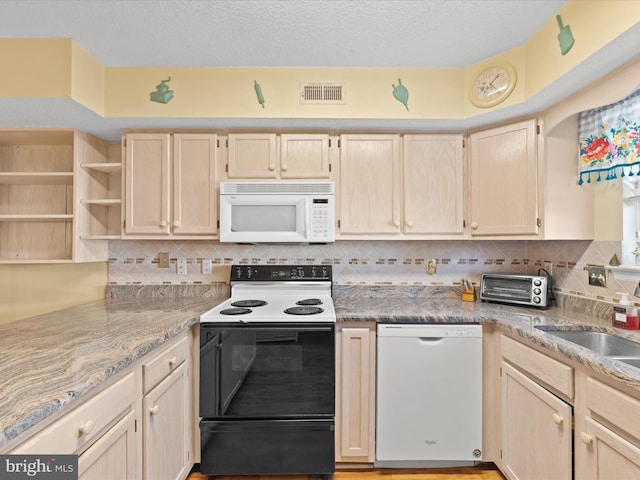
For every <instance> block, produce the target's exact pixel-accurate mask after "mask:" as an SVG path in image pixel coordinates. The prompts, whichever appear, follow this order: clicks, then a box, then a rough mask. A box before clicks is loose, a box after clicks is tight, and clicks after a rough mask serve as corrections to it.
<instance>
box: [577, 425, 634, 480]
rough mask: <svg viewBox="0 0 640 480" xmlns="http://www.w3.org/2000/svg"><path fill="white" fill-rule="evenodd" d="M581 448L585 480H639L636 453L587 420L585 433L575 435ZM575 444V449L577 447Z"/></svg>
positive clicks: (623, 440)
mask: <svg viewBox="0 0 640 480" xmlns="http://www.w3.org/2000/svg"><path fill="white" fill-rule="evenodd" d="M576 435H577V436H578V438H579V440H578V439H576V442H578V441H579V442H580V444H581V445H582V446H581V447H577V448H585V449H586V456H585V460H586V462H585V466H584V468H585V470H584V472H583V474H584V477H583V478H588V479H591V478H593V479H597V480H605V479H615V480H625V479H628V480H634V479H637V478H640V449H639V448H638V447H637V446H636V445H634V444H632V443H630V442H628V441H627V440H625V439H623V438H622V437H620V436H619V435H616V434H615V433H613V432H612V431H611V430H609V429H608V428H605V427H603V426H602V425H600V424H599V423H598V422H596V421H595V420H593V419H592V418H590V417H587V418H586V429H585V431H584V432H580V434H579V435H578V434H577V432H576ZM580 444H578V445H580Z"/></svg>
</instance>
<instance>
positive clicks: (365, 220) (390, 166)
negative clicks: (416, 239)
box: [336, 134, 402, 238]
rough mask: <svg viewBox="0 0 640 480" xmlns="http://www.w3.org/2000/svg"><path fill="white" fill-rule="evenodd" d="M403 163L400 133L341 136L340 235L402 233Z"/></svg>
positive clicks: (349, 236) (361, 235)
mask: <svg viewBox="0 0 640 480" xmlns="http://www.w3.org/2000/svg"><path fill="white" fill-rule="evenodd" d="M400 165H401V157H400V136H399V135H366V134H346V135H341V136H340V181H339V187H338V189H339V190H338V191H339V198H338V204H339V207H338V210H337V218H338V230H337V232H336V236H337V237H339V238H347V237H348V238H366V236H365V235H371V234H373V235H375V234H398V233H400V228H401V220H402V219H401V214H402V213H401V210H402V209H401V202H402V195H401V191H400V188H401V176H400ZM363 234H364V235H363Z"/></svg>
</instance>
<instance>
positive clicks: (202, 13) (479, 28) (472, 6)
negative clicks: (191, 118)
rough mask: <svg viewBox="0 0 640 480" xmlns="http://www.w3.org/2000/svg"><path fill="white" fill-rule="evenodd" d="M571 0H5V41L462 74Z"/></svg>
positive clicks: (121, 53)
mask: <svg viewBox="0 0 640 480" xmlns="http://www.w3.org/2000/svg"><path fill="white" fill-rule="evenodd" d="M565 3H566V0H517V1H514V0H506V1H505V0H205V1H202V0H160V1H158V0H156V1H141V0H137V1H131V0H129V1H121V0H115V1H114V0H111V1H104V0H99V1H93V0H83V1H63V0H39V1H28V0H21V1H6V0H3V1H2V2H0V11H1V14H0V34H1V35H2V36H3V37H32V38H39V37H45V38H46V37H52V38H73V39H74V40H75V41H77V42H78V43H79V44H80V45H81V46H82V47H83V48H84V49H85V50H87V51H88V52H89V53H90V54H91V55H92V56H94V57H95V58H96V59H97V60H98V61H100V62H101V63H102V64H103V65H105V66H187V67H191V66H209V67H217V66H221V67H229V66H233V67H269V66H273V67H294V66H295V67H297V66H311V67H463V66H467V65H470V64H472V63H475V62H477V61H479V60H483V59H485V58H488V57H492V56H494V55H497V54H499V53H501V52H504V51H506V50H510V49H512V48H514V47H519V46H521V45H524V44H525V43H526V42H527V41H528V40H529V39H530V38H531V37H532V36H533V35H534V34H535V33H536V32H537V31H538V30H540V28H541V27H542V26H543V25H544V24H545V23H546V22H547V21H548V20H549V19H550V18H553V16H554V15H555V14H556V12H557V11H558V10H560V8H561V7H562V6H563V5H564V4H565Z"/></svg>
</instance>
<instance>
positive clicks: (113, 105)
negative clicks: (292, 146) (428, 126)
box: [106, 67, 463, 118]
mask: <svg viewBox="0 0 640 480" xmlns="http://www.w3.org/2000/svg"><path fill="white" fill-rule="evenodd" d="M169 77H171V81H170V82H168V83H167V85H168V86H169V87H170V88H171V90H173V91H174V92H175V94H174V97H173V99H172V100H171V101H170V102H169V103H167V104H163V103H157V102H152V101H150V94H151V92H152V91H154V90H155V87H156V85H158V84H159V83H160V81H161V80H164V79H167V78H169ZM398 79H400V80H401V82H402V85H404V86H405V87H406V88H407V89H408V90H409V102H408V105H409V111H408V112H407V110H406V109H405V107H404V105H403V104H402V103H400V102H399V101H397V100H396V99H395V98H394V97H393V95H392V92H393V86H394V85H395V86H398V85H399V82H398ZM254 80H255V81H257V82H258V84H259V85H260V87H261V89H262V92H263V94H264V98H265V108H264V109H263V108H262V107H261V105H260V104H259V103H258V100H257V97H256V93H255V90H254ZM300 82H344V83H346V97H347V103H346V104H345V105H301V104H300V102H299V98H298V92H299V89H300ZM462 89H463V71H462V70H460V69H400V68H399V69H379V68H378V69H376V68H359V69H355V68H316V69H314V68H178V67H172V68H108V69H107V94H106V105H107V110H106V115H107V116H108V117H151V118H153V117H174V118H181V117H196V118H202V117H214V118H461V116H462V113H463V112H462V106H463V101H462V98H461V96H460V91H461V90H462Z"/></svg>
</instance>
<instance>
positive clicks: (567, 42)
mask: <svg viewBox="0 0 640 480" xmlns="http://www.w3.org/2000/svg"><path fill="white" fill-rule="evenodd" d="M556 20H557V21H558V27H559V28H560V33H559V34H558V43H559V44H560V53H562V55H566V54H567V53H569V50H571V47H573V44H574V43H575V39H574V38H573V34H572V33H571V28H570V27H569V25H562V19H561V18H560V15H556Z"/></svg>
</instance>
